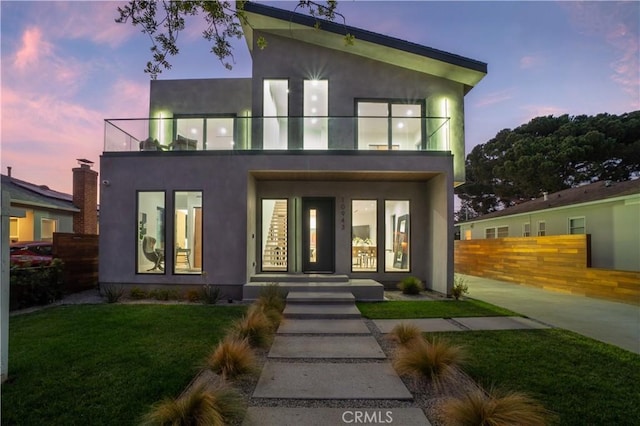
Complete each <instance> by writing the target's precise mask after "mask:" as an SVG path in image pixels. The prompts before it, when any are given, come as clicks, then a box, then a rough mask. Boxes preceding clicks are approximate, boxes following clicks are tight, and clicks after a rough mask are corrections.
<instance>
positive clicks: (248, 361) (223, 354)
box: [207, 336, 257, 379]
mask: <svg viewBox="0 0 640 426" xmlns="http://www.w3.org/2000/svg"><path fill="white" fill-rule="evenodd" d="M207 367H209V369H211V371H213V372H214V373H216V374H219V375H220V376H221V377H222V378H223V379H233V378H235V377H237V376H239V375H241V374H247V373H254V372H256V371H257V363H256V356H255V353H254V351H253V348H251V346H250V345H249V343H248V341H247V339H238V338H237V337H234V336H227V337H225V338H224V339H223V340H222V341H221V342H220V343H218V346H216V348H215V350H214V351H213V352H212V353H211V355H209V357H208V358H207Z"/></svg>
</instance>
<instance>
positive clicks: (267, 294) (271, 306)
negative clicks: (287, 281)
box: [256, 283, 287, 313]
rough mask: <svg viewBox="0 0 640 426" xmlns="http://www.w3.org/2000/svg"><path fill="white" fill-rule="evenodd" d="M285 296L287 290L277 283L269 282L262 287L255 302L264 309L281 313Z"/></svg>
mask: <svg viewBox="0 0 640 426" xmlns="http://www.w3.org/2000/svg"><path fill="white" fill-rule="evenodd" d="M286 298H287V292H286V291H285V290H283V289H282V288H280V286H279V285H278V283H271V284H268V285H266V286H265V287H263V288H262V290H261V291H260V295H259V296H258V300H256V304H257V305H258V306H261V307H263V308H264V309H265V310H275V311H277V312H280V313H282V311H284V306H285V304H286V302H285V300H286Z"/></svg>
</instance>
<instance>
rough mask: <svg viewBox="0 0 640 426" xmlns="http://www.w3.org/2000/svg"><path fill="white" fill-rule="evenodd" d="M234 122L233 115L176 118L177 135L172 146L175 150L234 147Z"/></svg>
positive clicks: (227, 148)
mask: <svg viewBox="0 0 640 426" xmlns="http://www.w3.org/2000/svg"><path fill="white" fill-rule="evenodd" d="M234 122H235V119H234V117H232V116H225V117H207V118H176V136H175V138H174V140H173V142H172V143H171V144H170V147H171V149H172V150H174V151H194V150H203V149H206V150H229V149H233V148H234V146H235V140H234V133H235V132H234Z"/></svg>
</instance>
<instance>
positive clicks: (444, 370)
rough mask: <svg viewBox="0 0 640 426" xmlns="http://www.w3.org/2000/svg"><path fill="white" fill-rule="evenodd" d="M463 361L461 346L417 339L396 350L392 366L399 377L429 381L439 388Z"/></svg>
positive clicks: (464, 358) (464, 357)
mask: <svg viewBox="0 0 640 426" xmlns="http://www.w3.org/2000/svg"><path fill="white" fill-rule="evenodd" d="M465 361H466V353H465V351H464V349H463V348H462V347H461V346H457V345H452V344H450V343H449V342H448V341H446V340H444V339H434V340H433V341H431V342H429V341H427V340H425V339H424V338H419V339H414V340H413V341H412V342H410V343H409V344H407V346H404V347H401V348H400V349H399V350H398V352H397V354H396V357H395V359H394V360H393V366H394V368H395V369H396V371H397V372H398V374H399V375H401V376H412V377H414V378H416V379H418V380H430V381H432V382H433V384H434V386H436V387H441V386H442V385H443V384H444V383H445V382H446V381H447V379H449V377H450V376H451V375H452V374H453V372H454V371H455V369H456V368H457V367H459V366H460V365H462V364H463V363H464V362H465Z"/></svg>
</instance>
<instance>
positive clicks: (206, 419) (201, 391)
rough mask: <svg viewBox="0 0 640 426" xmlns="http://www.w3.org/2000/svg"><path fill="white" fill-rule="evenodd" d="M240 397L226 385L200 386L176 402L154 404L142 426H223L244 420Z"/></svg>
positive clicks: (172, 399)
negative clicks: (214, 386) (212, 387)
mask: <svg viewBox="0 0 640 426" xmlns="http://www.w3.org/2000/svg"><path fill="white" fill-rule="evenodd" d="M245 410H246V404H245V402H244V400H243V398H242V395H241V394H240V393H239V392H238V391H236V390H234V389H232V388H230V387H228V386H225V385H219V386H218V387H216V388H214V389H207V387H206V386H205V385H204V384H203V385H200V386H197V387H194V388H193V389H191V390H189V391H188V392H187V393H185V394H184V395H182V396H179V397H178V398H175V399H174V398H165V399H164V400H162V401H160V402H158V403H156V404H154V405H153V406H152V408H151V410H150V411H149V412H148V413H147V414H146V415H145V416H144V418H143V419H142V424H143V425H145V426H156V425H157V426H165V425H172V426H174V425H175V426H224V425H227V424H229V423H230V422H232V421H234V420H236V419H241V418H242V416H244V412H245Z"/></svg>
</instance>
